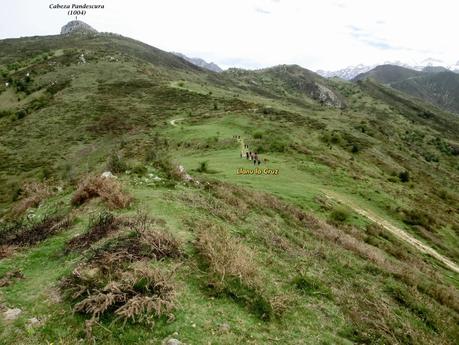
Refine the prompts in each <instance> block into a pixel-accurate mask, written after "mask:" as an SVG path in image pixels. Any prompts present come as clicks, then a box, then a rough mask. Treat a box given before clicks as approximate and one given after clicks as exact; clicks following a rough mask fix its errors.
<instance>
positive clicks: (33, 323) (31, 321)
mask: <svg viewBox="0 0 459 345" xmlns="http://www.w3.org/2000/svg"><path fill="white" fill-rule="evenodd" d="M40 325H41V321H40V320H38V319H37V318H36V317H33V318H31V319H29V320H28V326H29V327H39V326H40Z"/></svg>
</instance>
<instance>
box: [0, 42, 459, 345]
mask: <svg viewBox="0 0 459 345" xmlns="http://www.w3.org/2000/svg"><path fill="white" fill-rule="evenodd" d="M9 42H10V43H11V44H7V43H8V42H5V41H0V69H2V70H7V71H8V72H7V77H11V78H14V79H15V80H16V79H20V78H22V77H23V76H22V74H23V73H24V71H26V70H27V71H28V70H31V71H32V74H33V79H32V80H33V85H32V86H33V88H36V91H35V92H34V93H32V94H30V95H28V96H26V95H25V94H24V93H16V92H15V91H13V90H12V89H9V90H7V91H3V92H1V93H0V110H6V109H12V110H16V109H19V108H23V107H26V106H27V105H28V104H29V103H30V102H32V101H33V100H34V99H37V98H38V97H39V96H40V95H44V94H47V95H48V96H47V97H48V98H47V102H48V103H47V104H45V105H44V106H43V107H42V108H40V109H32V108H31V110H30V112H29V113H28V114H27V115H26V116H25V117H24V118H21V119H17V118H16V117H15V114H14V113H11V114H10V113H8V112H6V113H5V112H2V113H1V114H2V116H1V117H0V137H1V140H0V207H1V214H0V215H1V216H2V218H1V219H2V221H10V220H12V219H11V218H12V217H13V216H12V213H11V212H10V210H11V207H12V206H14V203H15V202H16V201H15V200H13V199H14V198H21V186H22V185H23V182H24V181H27V180H29V181H37V180H45V181H46V182H48V183H49V184H50V185H51V186H53V187H54V188H55V189H56V192H55V194H54V195H53V196H52V197H51V198H50V199H49V200H45V201H44V202H43V203H42V204H41V205H39V206H38V207H37V208H36V209H35V208H33V209H32V212H33V213H37V214H40V215H42V214H46V213H48V212H51V211H53V210H56V209H57V210H68V211H71V212H72V214H74V215H75V216H76V219H77V220H76V222H75V224H74V225H73V226H72V227H71V228H70V229H69V230H66V231H64V232H62V233H59V234H58V235H55V236H53V237H51V238H48V239H46V240H45V241H44V242H42V243H39V244H37V245H34V246H32V247H30V248H22V249H19V251H18V252H17V253H16V254H14V255H13V256H12V257H9V258H5V259H1V260H0V276H1V275H3V274H4V273H6V272H9V271H11V270H13V269H19V270H21V271H22V273H23V274H24V279H18V280H16V281H15V282H13V283H12V284H11V285H9V286H7V287H2V288H0V303H2V304H5V305H6V306H8V307H20V308H21V309H23V314H22V315H21V317H20V318H19V319H18V320H16V321H14V322H6V321H4V320H3V318H2V317H0V343H5V344H13V343H18V344H22V343H24V344H36V343H47V342H49V343H54V344H59V343H62V344H76V343H80V342H79V339H83V341H84V342H86V343H91V342H90V341H89V340H88V339H86V340H85V332H84V331H85V325H84V323H85V320H87V319H88V317H87V316H83V315H80V314H78V313H73V312H72V308H73V305H72V304H71V302H70V301H68V300H63V301H56V300H55V299H53V296H55V294H56V293H57V291H58V286H59V281H60V280H61V278H63V277H65V276H68V275H69V274H70V273H71V272H72V271H73V269H74V268H75V267H77V265H78V264H79V263H81V262H83V261H84V260H86V258H88V257H90V251H86V252H83V253H81V254H79V253H71V254H66V253H65V252H64V246H65V242H66V241H67V240H69V239H70V238H72V237H73V236H75V235H77V234H79V233H82V232H83V231H85V229H86V228H87V222H88V221H89V219H90V217H91V214H93V213H95V212H100V211H101V210H103V209H105V208H106V205H104V204H103V203H102V202H101V201H99V200H92V201H91V202H89V203H88V204H85V205H82V206H80V207H78V208H73V209H72V208H70V199H71V195H72V193H73V191H74V190H75V189H76V187H77V184H78V181H79V180H81V179H82V178H84V177H85V176H86V175H87V174H100V173H101V172H103V171H105V170H106V169H107V167H108V166H110V165H109V163H111V166H110V169H111V170H113V172H114V173H115V174H116V175H117V176H118V180H119V181H120V183H121V184H122V185H123V187H124V188H125V189H126V190H127V191H128V192H129V193H131V194H132V195H133V197H134V201H133V204H132V205H131V206H130V207H129V208H127V209H125V210H117V211H113V212H114V213H115V214H116V215H118V216H124V217H133V216H135V215H136V213H137V211H139V210H143V211H145V212H146V213H147V214H149V215H150V216H152V217H154V218H157V219H161V220H162V221H163V222H164V224H165V227H166V228H167V229H168V231H170V233H172V234H173V236H174V237H175V238H177V239H178V240H179V241H180V242H181V244H182V249H183V252H184V255H183V257H181V258H180V259H178V260H175V261H174V260H165V261H160V262H155V263H154V264H155V265H162V266H164V267H166V268H171V267H172V266H174V265H177V266H176V276H175V278H174V279H175V282H176V283H177V291H178V300H179V303H178V305H177V308H176V310H175V312H174V318H171V320H167V318H161V319H159V320H156V323H155V325H154V326H153V327H149V326H145V325H135V324H132V323H131V322H128V323H127V324H126V325H124V326H123V325H122V323H117V322H112V321H113V318H112V317H111V316H107V317H103V318H101V320H100V325H96V326H94V330H93V331H94V333H93V334H94V336H95V337H96V340H97V343H98V344H137V343H151V344H161V343H162V341H163V340H164V339H165V338H166V337H169V336H171V335H172V334H174V332H177V333H178V335H177V336H175V337H177V338H178V339H180V340H181V341H183V342H185V343H191V344H200V343H204V344H205V343H208V342H211V343H212V344H233V343H253V344H277V343H279V342H283V343H288V344H296V343H314V344H352V343H367V344H371V343H378V342H379V343H400V344H413V343H416V344H453V343H454V342H455V339H457V337H458V333H459V330H458V327H457V321H458V320H459V316H458V309H457V303H458V302H457V301H458V299H457V289H458V288H459V277H458V275H457V273H453V272H451V271H450V270H448V269H447V268H445V267H443V266H442V265H441V264H440V263H439V262H438V261H437V260H436V259H433V258H431V257H429V256H427V255H423V254H420V253H419V252H417V251H416V250H415V249H413V248H412V247H410V246H408V245H406V244H405V243H403V242H401V241H400V240H398V239H397V238H396V237H394V236H392V235H390V234H389V233H387V232H386V231H384V230H381V229H378V228H376V227H374V225H373V224H371V221H369V220H368V219H367V218H366V217H363V216H361V215H359V214H358V213H357V212H355V210H354V209H355V208H357V207H358V208H361V209H363V210H367V211H368V212H371V213H373V214H375V215H377V216H378V217H380V218H382V219H384V220H386V221H388V222H390V223H392V224H394V225H395V226H398V227H400V228H402V229H403V230H405V231H407V232H409V233H410V234H411V235H413V236H415V237H416V238H418V239H419V240H421V241H423V242H424V243H426V244H428V245H430V246H432V247H433V248H435V249H436V250H437V251H439V252H440V253H441V254H443V255H445V256H447V257H449V258H451V259H452V260H453V261H456V262H457V261H458V259H459V252H458V251H457V243H458V236H457V229H458V226H459V223H458V220H457V217H455V215H454V212H451V207H452V206H451V205H454V203H455V202H456V201H457V200H458V193H459V191H458V189H457V184H455V183H454V181H455V180H456V179H457V161H456V157H455V156H452V155H451V153H450V152H449V151H448V150H446V149H445V145H446V144H445V143H441V142H439V139H441V140H447V141H448V142H449V143H451V144H455V145H457V143H458V138H457V133H456V134H454V131H452V128H454V124H455V123H456V122H455V121H456V120H454V119H453V118H452V117H451V115H450V114H447V113H438V114H437V113H436V115H437V117H434V118H432V119H424V118H418V116H417V115H416V114H417V112H418V110H425V111H436V110H432V108H430V106H428V105H425V104H423V103H421V102H417V101H413V100H411V99H406V98H404V97H402V96H401V95H400V94H397V93H394V92H392V91H391V90H386V89H385V88H383V87H380V86H378V85H374V84H371V83H363V84H360V85H357V84H354V83H349V82H340V81H335V80H333V81H331V80H328V81H324V80H322V79H320V77H318V76H315V75H313V74H311V73H310V72H307V71H304V70H301V69H300V68H299V67H295V66H293V67H292V66H291V67H288V68H285V73H284V72H282V67H277V68H274V69H270V70H263V71H256V72H244V71H229V72H225V73H224V74H221V75H214V74H211V73H207V72H201V71H199V70H197V69H194V68H193V67H190V66H188V65H185V64H184V63H183V62H181V60H178V59H177V58H175V57H171V56H170V55H168V54H167V53H165V52H161V51H159V50H156V49H154V48H149V47H147V46H145V45H142V44H141V43H139V42H136V41H133V40H130V39H126V38H122V37H116V36H112V35H101V36H90V37H87V38H86V39H83V38H81V37H77V36H76V37H67V38H62V37H55V36H49V37H45V38H24V39H20V40H13V41H9ZM69 49H74V50H69ZM45 52H54V54H48V53H47V54H46V57H44V53H45ZM81 52H84V53H85V56H87V57H88V58H87V60H88V63H87V64H77V56H78V54H79V53H81ZM109 56H115V57H116V58H117V59H118V62H110V59H109V58H108V57H109ZM44 58H46V62H43V61H44V60H43V59H44ZM13 62H15V63H17V66H16V67H17V69H14V68H13V67H12V66H10V67H12V68H10V69H8V68H7V66H8V65H9V64H12V63H13ZM48 62H53V63H54V64H52V65H50V64H48ZM50 66H55V67H54V68H51V67H50ZM70 75H73V76H74V78H72V79H71V81H70V83H67V82H66V81H67V80H68V78H69V76H70ZM2 78H4V77H1V78H0V79H1V80H0V82H2V83H3V82H4V80H3V79H2ZM54 80H58V81H59V82H61V84H59V85H61V86H60V87H62V89H60V90H56V92H55V93H54V92H52V93H46V92H45V90H46V89H47V88H48V87H49V84H50V83H51V82H52V81H54ZM254 82H255V83H254ZM306 82H317V83H323V84H324V85H326V86H327V87H328V88H330V89H331V90H335V91H336V92H338V93H339V94H340V95H341V96H342V97H343V99H344V100H345V102H346V103H347V105H348V106H347V108H345V109H338V108H334V107H328V106H322V105H320V104H319V103H318V102H317V101H315V100H314V97H312V96H311V97H310V96H308V93H307V92H305V90H306V91H307V90H309V89H308V87H310V85H309V84H308V85H309V86H307V87H306V86H305V88H304V90H303V89H301V85H303V86H304V85H305V84H304V83H306ZM0 85H3V84H0ZM60 87H59V88H60ZM341 96H340V97H341ZM17 97H19V98H20V99H21V100H20V101H19V102H18V101H17ZM214 104H217V109H215V107H214ZM173 119H181V120H179V121H177V122H176V126H172V125H171V124H170V123H169V121H170V120H173ZM448 121H450V122H448ZM447 123H450V124H451V125H447ZM450 127H451V128H450ZM235 135H239V136H241V138H242V139H243V142H241V141H237V140H236V139H234V138H233V136H235ZM243 143H245V144H248V145H249V149H250V150H252V151H259V153H260V158H261V160H262V161H263V158H267V159H268V160H269V161H268V162H267V163H264V162H263V163H262V164H261V165H260V166H259V168H260V169H261V170H262V172H263V170H264V169H271V171H272V172H274V171H278V174H264V173H262V174H260V175H241V174H238V173H237V171H238V169H240V168H243V169H253V168H254V165H253V163H252V162H250V161H247V160H246V159H245V158H240V149H241V144H243ZM354 146H357V147H358V148H359V150H358V151H357V152H356V150H353V147H354ZM114 153H116V154H117V159H116V160H114V159H113V154H114ZM427 153H432V154H433V155H435V156H436V157H438V158H439V162H433V161H430V162H429V161H427V160H426V158H425V157H426V154H427ZM110 157H112V159H110ZM118 157H119V160H118ZM169 161H171V162H172V163H173V164H172V165H171V164H169V163H168V162H169ZM202 162H207V164H208V166H207V169H200V167H201V168H202V164H201V163H202ZM114 163H116V164H114ZM179 164H180V165H183V166H184V167H185V169H186V170H187V172H188V173H189V174H191V175H192V176H193V177H194V178H197V179H198V180H199V181H200V183H199V184H195V183H193V182H192V183H185V182H183V181H177V180H176V178H177V175H176V174H175V173H174V171H172V170H173V166H174V165H179ZM257 168H258V166H257ZM171 169H172V170H171ZM115 170H117V171H116V172H115ZM125 170H127V171H128V172H127V173H125ZM199 170H201V172H199ZM405 170H406V171H409V174H410V179H409V181H408V182H406V183H402V182H400V181H399V179H398V178H396V176H397V175H398V174H399V173H400V172H402V171H405ZM150 174H151V176H150ZM152 176H159V177H160V178H161V180H159V181H157V180H154V179H153V177H152ZM394 177H395V178H394ZM391 178H392V179H391ZM57 187H62V189H63V190H62V191H61V192H57ZM440 190H443V191H444V190H448V193H447V194H445V193H441V192H439V191H440ZM326 196H329V197H330V198H327V197H326ZM409 210H410V211H413V212H415V213H414V214H416V212H419V211H422V212H427V216H426V217H432V219H433V220H434V221H433V223H432V224H431V226H430V227H431V228H430V229H423V228H419V227H416V226H411V225H408V224H405V223H404V222H403V220H404V219H405V218H404V217H406V214H407V212H408V211H409ZM13 218H14V217H13ZM426 219H427V218H426ZM1 224H2V223H0V226H1ZM203 224H204V225H203ZM205 224H208V226H209V227H210V226H214V225H218V226H220V227H222V228H224V229H226V231H227V233H228V234H229V236H230V238H231V239H232V240H234V241H236V242H237V243H240V244H241V246H243V247H244V248H246V249H247V250H248V251H249V253H251V255H253V265H254V267H255V270H256V272H257V273H256V275H257V280H255V282H256V284H255V283H254V282H251V281H245V280H243V279H242V278H241V279H240V280H239V281H238V280H237V279H236V280H233V281H231V282H230V283H228V285H227V286H226V290H225V289H224V290H223V292H222V291H221V290H219V289H218V288H216V285H215V284H213V283H215V282H213V281H212V279H215V277H214V276H213V275H212V273H211V272H209V271H208V269H207V268H206V267H205V265H203V261H202V258H201V257H200V256H199V255H198V253H197V249H196V245H195V241H196V239H197V236H198V234H199V231H200V229H201V228H200V227H203V226H206V225H205ZM421 225H422V224H421ZM424 225H426V224H424ZM113 236H115V237H116V236H117V234H113ZM104 241H106V239H104V240H103V241H101V242H100V243H95V244H94V246H95V247H98V246H100V245H101V243H103V242H104ZM223 254H225V253H222V255H223ZM152 264H153V262H152ZM251 284H254V285H251ZM448 289H449V290H448ZM447 291H450V294H449V295H448V293H447ZM260 310H264V311H269V312H270V313H271V311H272V317H270V318H269V320H265V319H264V318H263V317H261V316H262V315H261V314H262V313H260ZM274 311H275V312H274ZM31 317H38V318H40V319H42V320H43V325H42V326H40V327H37V328H35V329H30V328H28V327H27V320H28V319H29V318H31ZM223 324H228V325H229V330H224V328H225V327H223V328H222V325H223ZM387 329H389V330H391V332H387V331H386V330H387ZM408 335H409V336H408Z"/></svg>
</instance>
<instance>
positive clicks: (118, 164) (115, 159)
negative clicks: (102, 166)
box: [106, 153, 127, 173]
mask: <svg viewBox="0 0 459 345" xmlns="http://www.w3.org/2000/svg"><path fill="white" fill-rule="evenodd" d="M106 169H107V170H108V171H111V172H112V173H123V172H125V171H126V170H127V165H126V163H125V162H124V161H123V160H122V159H121V158H120V156H119V155H118V154H116V153H112V154H111V155H110V157H109V158H108V162H107V167H106Z"/></svg>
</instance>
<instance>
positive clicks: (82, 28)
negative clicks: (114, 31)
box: [61, 20, 97, 35]
mask: <svg viewBox="0 0 459 345" xmlns="http://www.w3.org/2000/svg"><path fill="white" fill-rule="evenodd" d="M73 33H97V30H96V29H94V28H93V27H91V26H90V25H88V24H86V23H85V22H82V21H81V20H72V21H70V22H68V23H67V24H65V25H64V26H63V27H62V29H61V35H67V34H73Z"/></svg>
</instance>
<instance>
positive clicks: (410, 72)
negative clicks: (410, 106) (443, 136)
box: [353, 65, 459, 114]
mask: <svg viewBox="0 0 459 345" xmlns="http://www.w3.org/2000/svg"><path fill="white" fill-rule="evenodd" d="M369 78H371V79H374V80H376V81H378V82H380V83H383V84H386V85H388V86H390V87H392V88H394V89H397V90H399V91H402V92H405V93H407V94H409V95H411V96H414V97H417V98H420V99H422V100H424V101H427V102H430V103H432V104H434V105H436V106H438V107H440V108H442V109H444V110H447V111H451V112H454V113H457V114H459V74H458V73H454V72H452V71H451V70H450V69H447V68H445V67H438V66H435V67H434V66H427V67H424V68H423V70H421V71H416V70H414V69H410V68H405V67H401V66H396V65H381V66H377V67H375V68H373V69H372V70H370V71H368V72H365V73H361V74H359V75H357V76H356V77H355V78H353V80H354V81H358V80H365V79H369Z"/></svg>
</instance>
